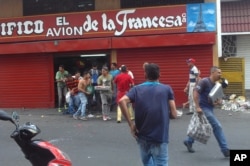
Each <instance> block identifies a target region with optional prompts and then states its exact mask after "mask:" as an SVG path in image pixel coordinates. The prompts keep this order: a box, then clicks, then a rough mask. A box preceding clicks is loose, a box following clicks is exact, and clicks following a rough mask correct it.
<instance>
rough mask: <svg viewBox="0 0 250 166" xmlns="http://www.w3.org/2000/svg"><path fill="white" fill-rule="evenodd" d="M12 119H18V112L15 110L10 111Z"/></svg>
mask: <svg viewBox="0 0 250 166" xmlns="http://www.w3.org/2000/svg"><path fill="white" fill-rule="evenodd" d="M12 119H13V120H15V121H18V120H19V119H20V117H19V114H18V113H17V112H12Z"/></svg>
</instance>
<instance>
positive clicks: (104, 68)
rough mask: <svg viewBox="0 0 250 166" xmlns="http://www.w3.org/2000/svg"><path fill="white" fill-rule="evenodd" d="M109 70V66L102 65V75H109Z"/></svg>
mask: <svg viewBox="0 0 250 166" xmlns="http://www.w3.org/2000/svg"><path fill="white" fill-rule="evenodd" d="M108 72H109V69H108V67H107V66H104V67H102V75H104V76H105V75H107V74H108Z"/></svg>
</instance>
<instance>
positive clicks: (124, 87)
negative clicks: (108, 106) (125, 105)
mask: <svg viewBox="0 0 250 166" xmlns="http://www.w3.org/2000/svg"><path fill="white" fill-rule="evenodd" d="M120 70H121V73H120V74H118V75H117V76H116V77H115V79H114V83H115V84H116V85H117V98H116V102H117V103H118V101H119V100H120V98H122V97H123V96H124V95H125V94H126V93H127V92H128V91H129V89H130V88H131V87H132V86H134V81H133V79H132V78H131V76H130V75H129V74H128V72H127V67H126V66H125V65H122V66H121V68H120ZM129 114H130V117H131V119H134V113H133V109H132V106H131V107H130V109H129ZM121 118H122V113H121V109H120V107H119V106H118V108H117V123H120V122H121Z"/></svg>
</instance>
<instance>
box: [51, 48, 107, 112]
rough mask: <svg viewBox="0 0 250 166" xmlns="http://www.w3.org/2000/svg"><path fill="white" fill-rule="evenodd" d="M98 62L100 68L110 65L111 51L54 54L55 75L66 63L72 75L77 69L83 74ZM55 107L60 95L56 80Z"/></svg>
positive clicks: (65, 66) (66, 68) (66, 67)
mask: <svg viewBox="0 0 250 166" xmlns="http://www.w3.org/2000/svg"><path fill="white" fill-rule="evenodd" d="M93 64H96V65H97V68H98V69H99V70H101V69H102V67H103V66H108V67H110V53H109V52H107V51H104V52H98V53H79V52H74V53H60V54H55V55H54V77H55V75H56V72H57V71H58V68H59V66H60V65H64V68H65V70H67V71H68V72H69V73H70V74H71V75H74V74H75V72H76V71H80V72H81V74H83V72H85V71H89V70H90V69H91V68H92V65H93ZM54 86H55V88H54V89H55V107H57V103H58V96H57V88H56V81H55V85H54Z"/></svg>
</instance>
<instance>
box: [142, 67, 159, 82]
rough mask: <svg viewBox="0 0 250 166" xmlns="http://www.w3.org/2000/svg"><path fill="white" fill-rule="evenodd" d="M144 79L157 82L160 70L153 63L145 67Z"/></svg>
mask: <svg viewBox="0 0 250 166" xmlns="http://www.w3.org/2000/svg"><path fill="white" fill-rule="evenodd" d="M145 72H146V78H147V79H148V80H153V81H154V80H157V79H158V78H159V77H160V68H159V66H158V65H157V64H155V63H149V64H147V65H145Z"/></svg>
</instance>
